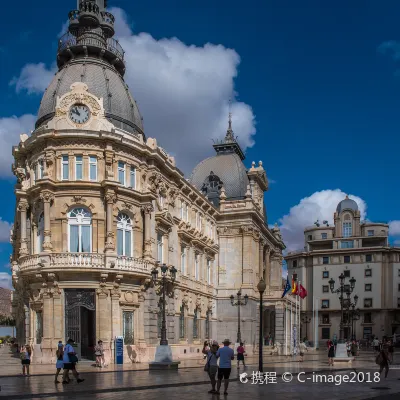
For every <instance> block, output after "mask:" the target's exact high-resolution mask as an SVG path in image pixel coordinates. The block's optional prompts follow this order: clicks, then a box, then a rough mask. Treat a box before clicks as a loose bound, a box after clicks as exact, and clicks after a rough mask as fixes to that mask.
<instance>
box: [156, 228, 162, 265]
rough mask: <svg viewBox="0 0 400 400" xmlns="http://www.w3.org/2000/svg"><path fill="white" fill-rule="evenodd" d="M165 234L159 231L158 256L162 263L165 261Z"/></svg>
mask: <svg viewBox="0 0 400 400" xmlns="http://www.w3.org/2000/svg"><path fill="white" fill-rule="evenodd" d="M163 245H164V240H163V235H162V234H161V233H157V258H158V260H157V261H159V262H160V263H162V262H163Z"/></svg>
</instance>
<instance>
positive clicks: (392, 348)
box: [388, 340, 394, 364]
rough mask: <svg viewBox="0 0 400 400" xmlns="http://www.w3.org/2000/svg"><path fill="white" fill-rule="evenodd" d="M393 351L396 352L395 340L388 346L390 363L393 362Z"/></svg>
mask: <svg viewBox="0 0 400 400" xmlns="http://www.w3.org/2000/svg"><path fill="white" fill-rule="evenodd" d="M393 353H394V347H393V342H392V341H391V340H390V341H389V346H388V359H389V363H390V364H393Z"/></svg>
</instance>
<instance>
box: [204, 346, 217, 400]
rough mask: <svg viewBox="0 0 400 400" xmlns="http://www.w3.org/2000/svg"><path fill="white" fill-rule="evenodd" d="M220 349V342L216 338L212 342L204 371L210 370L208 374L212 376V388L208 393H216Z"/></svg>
mask: <svg viewBox="0 0 400 400" xmlns="http://www.w3.org/2000/svg"><path fill="white" fill-rule="evenodd" d="M218 349H219V345H218V342H217V341H215V340H214V341H213V342H212V344H211V349H210V350H209V352H208V354H207V362H206V365H205V366H204V371H205V372H208V376H209V377H210V381H211V390H210V391H209V392H208V393H216V391H215V385H216V383H217V380H216V379H215V376H216V374H217V372H218V356H217V351H218Z"/></svg>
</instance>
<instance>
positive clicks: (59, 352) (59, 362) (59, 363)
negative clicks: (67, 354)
mask: <svg viewBox="0 0 400 400" xmlns="http://www.w3.org/2000/svg"><path fill="white" fill-rule="evenodd" d="M56 357H57V361H56V368H57V371H56V376H55V377H54V383H60V382H59V380H58V375H59V374H60V371H61V369H62V368H64V361H63V357H64V351H63V344H62V342H61V340H60V341H59V342H58V348H57V351H56Z"/></svg>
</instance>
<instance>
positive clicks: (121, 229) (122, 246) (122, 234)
mask: <svg viewBox="0 0 400 400" xmlns="http://www.w3.org/2000/svg"><path fill="white" fill-rule="evenodd" d="M117 253H118V255H119V256H126V257H132V222H131V219H130V218H129V216H128V215H126V214H124V213H121V212H120V213H118V217H117Z"/></svg>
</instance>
